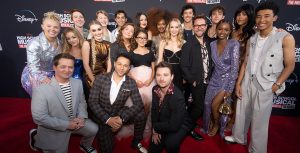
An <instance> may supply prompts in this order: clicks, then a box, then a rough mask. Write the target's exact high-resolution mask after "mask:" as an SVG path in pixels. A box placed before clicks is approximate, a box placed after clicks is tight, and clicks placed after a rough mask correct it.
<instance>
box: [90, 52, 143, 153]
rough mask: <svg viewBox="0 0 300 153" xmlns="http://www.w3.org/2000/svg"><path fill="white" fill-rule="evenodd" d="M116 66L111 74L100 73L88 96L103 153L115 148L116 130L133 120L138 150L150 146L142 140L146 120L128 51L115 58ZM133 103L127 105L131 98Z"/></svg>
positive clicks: (110, 151) (140, 150)
mask: <svg viewBox="0 0 300 153" xmlns="http://www.w3.org/2000/svg"><path fill="white" fill-rule="evenodd" d="M114 67H115V70H114V71H113V72H111V73H108V74H103V75H98V76H97V78H96V79H95V81H94V83H93V86H92V88H91V91H90V96H89V106H90V109H91V111H92V113H93V115H94V118H96V119H97V120H96V122H98V125H99V131H98V135H97V137H98V141H99V143H100V152H101V153H112V152H113V146H114V145H113V144H114V143H113V141H114V138H113V137H114V133H115V132H117V131H118V130H119V129H120V128H121V127H122V125H124V124H131V123H133V124H134V138H133V141H132V144H131V145H132V147H135V148H136V149H138V151H139V152H142V153H146V152H147V150H146V149H145V148H144V147H143V146H142V144H141V143H140V141H141V140H142V139H143V132H144V129H145V124H146V115H145V112H144V105H143V102H142V98H141V96H140V93H139V90H138V88H137V85H136V82H135V81H134V80H133V79H131V78H130V77H128V76H127V75H126V74H127V73H128V71H129V68H130V58H129V57H128V55H125V54H120V55H118V56H117V58H116V61H115V62H114ZM129 97H130V98H131V99H132V106H130V107H127V106H125V102H126V101H127V99H128V98H129Z"/></svg>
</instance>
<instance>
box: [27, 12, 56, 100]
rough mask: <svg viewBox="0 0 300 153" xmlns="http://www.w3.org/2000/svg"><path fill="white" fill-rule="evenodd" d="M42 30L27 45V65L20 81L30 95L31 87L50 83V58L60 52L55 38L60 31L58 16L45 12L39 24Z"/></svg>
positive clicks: (51, 72) (51, 73)
mask: <svg viewBox="0 0 300 153" xmlns="http://www.w3.org/2000/svg"><path fill="white" fill-rule="evenodd" d="M41 27H42V29H43V32H41V33H40V34H39V35H38V36H37V37H34V38H33V39H32V40H31V41H30V42H29V43H28V45H27V48H26V52H27V65H26V66H25V68H24V69H23V72H22V77H21V83H22V86H23V88H24V89H25V90H26V92H27V93H28V94H29V95H30V96H31V93H32V88H34V87H36V86H38V85H40V84H42V83H50V81H51V77H52V76H53V74H54V71H53V68H52V59H53V57H54V56H55V55H57V54H58V53H60V52H61V46H60V45H61V44H60V41H59V39H58V38H57V36H58V34H59V32H60V17H59V15H58V14H57V13H55V12H47V13H45V14H44V18H43V21H42V25H41Z"/></svg>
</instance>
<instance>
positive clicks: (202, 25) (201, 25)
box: [194, 24, 206, 28]
mask: <svg viewBox="0 0 300 153" xmlns="http://www.w3.org/2000/svg"><path fill="white" fill-rule="evenodd" d="M205 26H206V24H200V25H197V24H195V25H194V28H200V27H205Z"/></svg>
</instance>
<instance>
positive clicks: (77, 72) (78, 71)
mask: <svg viewBox="0 0 300 153" xmlns="http://www.w3.org/2000/svg"><path fill="white" fill-rule="evenodd" d="M82 74H83V62H82V59H75V64H74V72H73V75H72V77H73V78H75V79H80V80H82Z"/></svg>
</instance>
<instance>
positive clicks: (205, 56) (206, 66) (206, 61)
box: [200, 42, 210, 84]
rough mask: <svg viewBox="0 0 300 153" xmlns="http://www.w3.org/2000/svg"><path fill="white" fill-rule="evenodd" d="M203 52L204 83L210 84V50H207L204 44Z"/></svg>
mask: <svg viewBox="0 0 300 153" xmlns="http://www.w3.org/2000/svg"><path fill="white" fill-rule="evenodd" d="M200 46H201V51H202V61H203V70H204V78H203V79H204V81H203V82H204V83H205V84H208V69H209V64H210V63H209V59H208V50H207V48H206V43H205V42H204V43H203V45H201V44H200Z"/></svg>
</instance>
